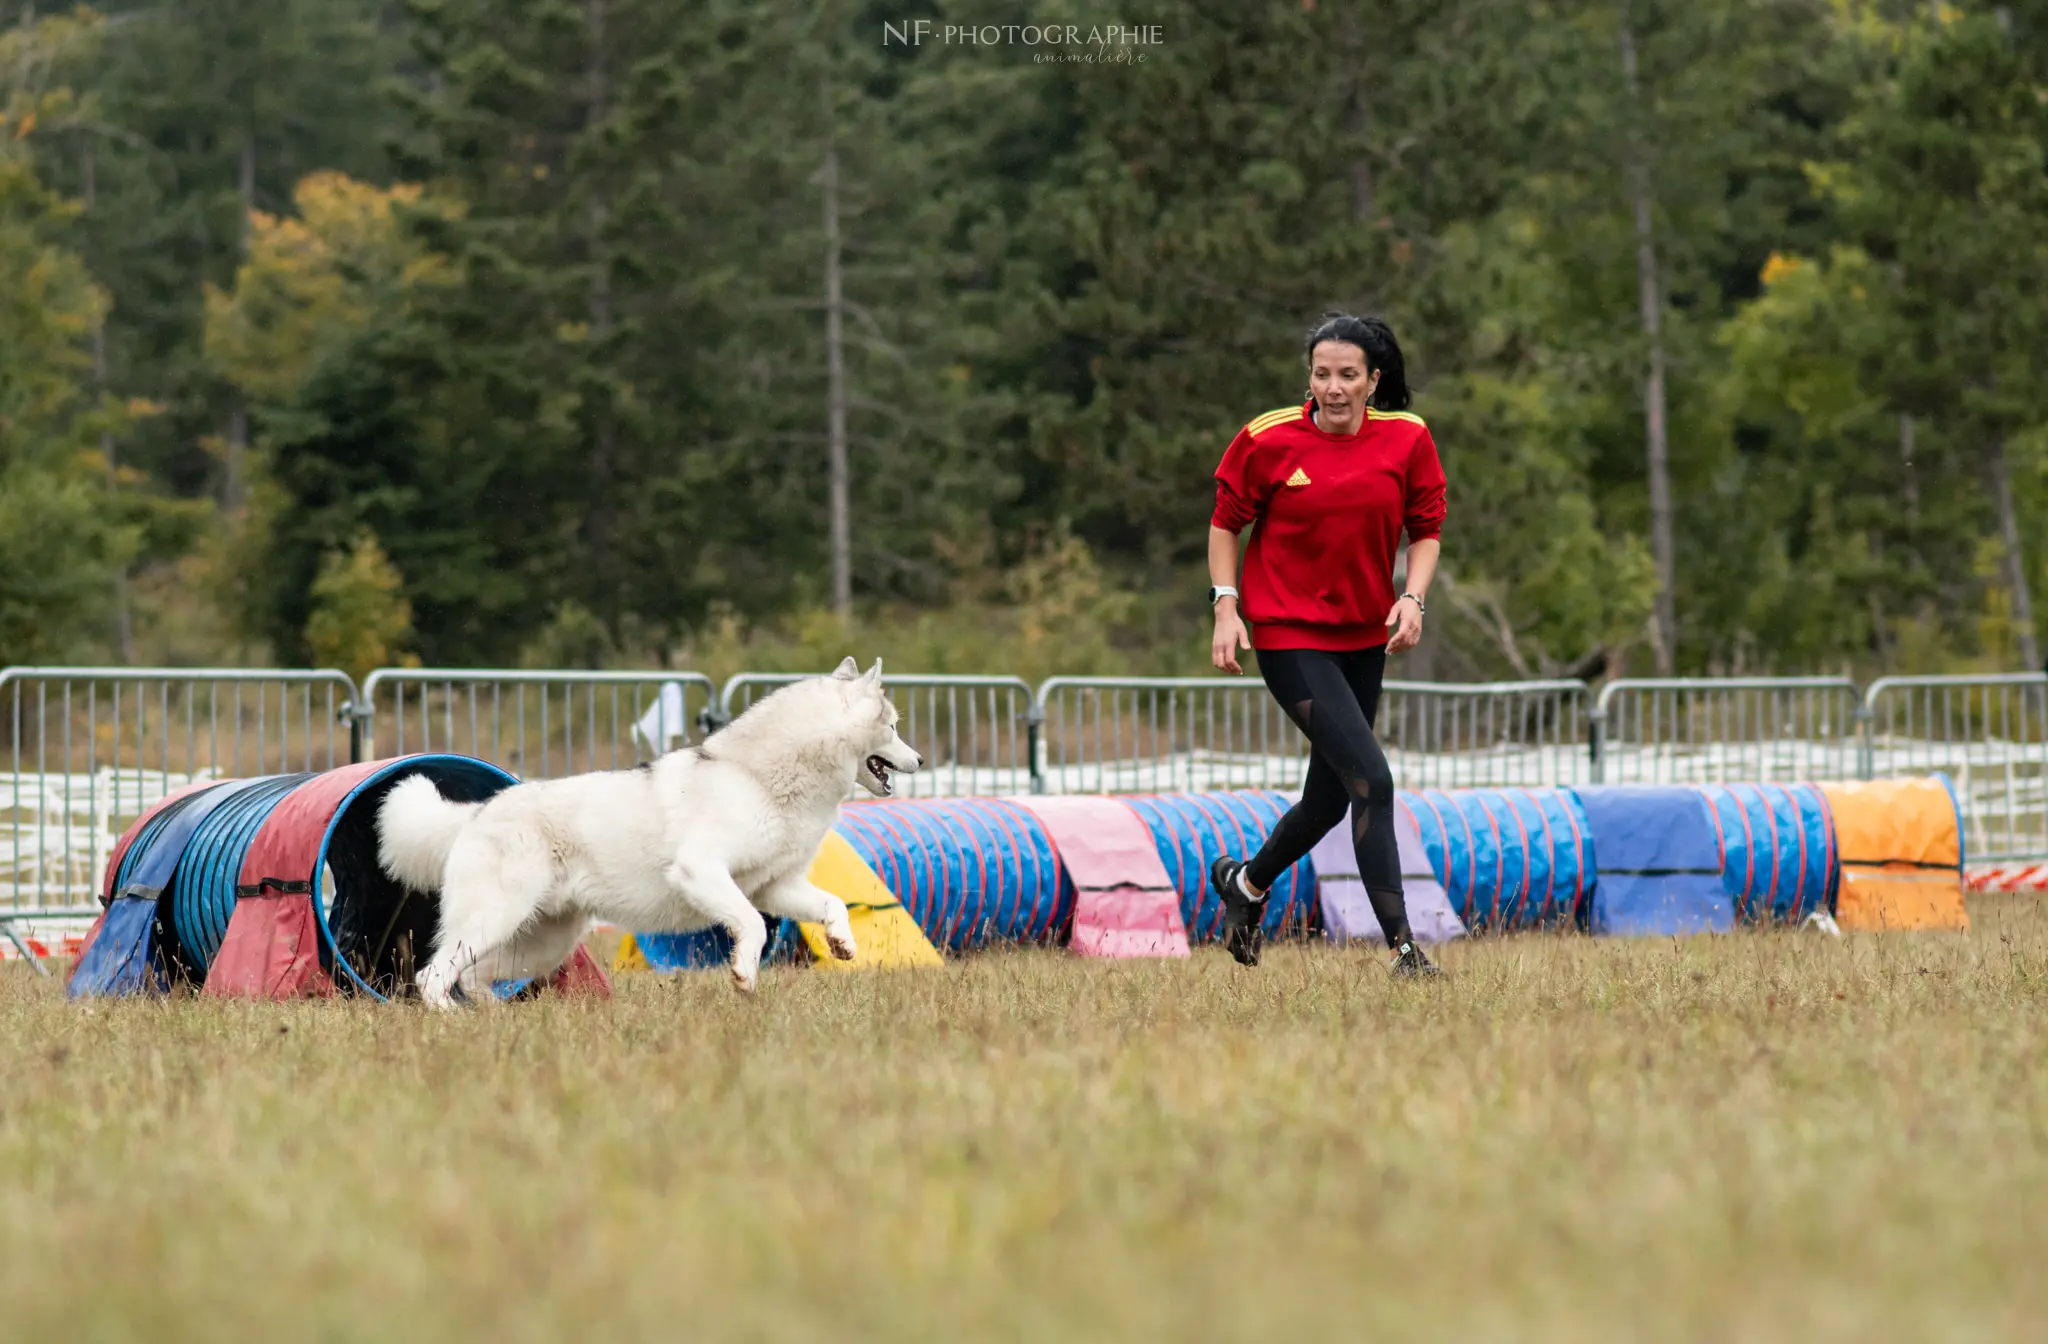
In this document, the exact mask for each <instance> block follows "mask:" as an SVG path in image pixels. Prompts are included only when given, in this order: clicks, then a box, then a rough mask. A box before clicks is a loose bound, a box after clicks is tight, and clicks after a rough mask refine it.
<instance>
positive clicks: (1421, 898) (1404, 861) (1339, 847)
mask: <svg viewBox="0 0 2048 1344" xmlns="http://www.w3.org/2000/svg"><path fill="white" fill-rule="evenodd" d="M1394 827H1395V840H1396V841H1397V844H1398V848H1399V852H1400V857H1401V887H1402V892H1403V895H1404V897H1405V904H1406V906H1407V910H1408V927H1409V930H1410V931H1411V932H1412V933H1413V934H1414V935H1415V938H1416V941H1417V942H1421V943H1429V944H1434V943H1447V942H1449V941H1451V940H1452V939H1453V938H1462V937H1464V936H1465V933H1466V929H1465V921H1464V920H1462V919H1460V918H1459V917H1458V912H1457V911H1455V910H1453V909H1452V908H1451V899H1450V895H1449V893H1447V892H1446V891H1445V890H1444V884H1443V881H1442V879H1441V878H1439V877H1438V876H1437V874H1436V871H1435V870H1434V869H1432V868H1431V867H1430V866H1429V851H1428V850H1427V849H1425V848H1424V847H1423V844H1422V827H1421V826H1420V825H1419V824H1418V823H1417V822H1416V820H1415V813H1414V812H1413V811H1411V810H1410V809H1409V806H1408V803H1407V802H1406V801H1405V800H1397V801H1396V803H1395V806H1394ZM1308 858H1309V864H1310V866H1311V867H1312V868H1313V869H1314V870H1315V887H1316V900H1317V905H1318V907H1319V910H1320V913H1321V915H1322V921H1323V936H1324V937H1326V938H1328V939H1330V940H1331V941H1332V942H1336V943H1348V942H1352V941H1363V942H1364V943H1366V944H1367V945H1368V946H1371V947H1381V946H1384V945H1385V943H1386V933H1385V931H1384V930H1383V929H1382V928H1381V926H1380V919H1379V915H1378V914H1377V913H1376V912H1375V911H1374V910H1373V908H1372V898H1371V896H1370V895H1368V894H1367V892H1366V890H1365V880H1364V879H1363V878H1362V877H1360V876H1359V872H1358V849H1357V847H1356V846H1355V845H1354V844H1352V841H1351V828H1350V827H1349V826H1337V827H1334V828H1332V829H1331V831H1330V832H1329V834H1327V835H1325V836H1324V837H1323V838H1322V839H1321V840H1318V841H1317V842H1316V845H1315V848H1314V849H1312V850H1310V851H1309V856H1308Z"/></svg>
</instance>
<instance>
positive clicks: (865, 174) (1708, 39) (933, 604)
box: [0, 0, 2048, 680]
mask: <svg viewBox="0 0 2048 1344" xmlns="http://www.w3.org/2000/svg"><path fill="white" fill-rule="evenodd" d="M920 19H922V20H926V21H927V23H926V24H925V26H924V27H923V28H919V27H918V26H917V21H918V20H920ZM991 25H995V26H1001V25H1011V27H1010V28H1008V29H1007V31H1005V32H1004V33H1003V34H1002V35H1001V36H1000V37H999V38H998V40H996V41H993V42H989V41H982V40H976V41H968V40H966V39H965V37H964V36H962V35H960V34H959V33H958V32H954V33H953V35H952V36H951V38H950V40H949V39H948V34H949V26H950V29H951V30H959V29H967V28H972V29H975V30H977V32H978V34H979V35H981V36H984V37H985V36H986V35H987V33H988V31H989V26H991ZM1022 25H1053V26H1056V27H1059V28H1060V29H1062V30H1065V29H1066V28H1067V27H1069V26H1072V27H1074V28H1076V29H1078V30H1080V33H1081V36H1082V38H1083V40H1082V41H1081V42H1080V43H1079V44H1077V45H1072V46H1069V45H1066V44H1064V43H1062V44H1060V45H1057V46H1054V45H1051V44H1048V43H1047V42H1045V41H1044V40H1043V34H1042V33H1041V34H1040V36H1039V39H1038V40H1036V41H1033V40H1030V39H1029V38H1028V30H1027V29H1025V28H1023V27H1022ZM919 34H922V37H921V39H920V38H919V36H918V35H919ZM1091 36H1093V37H1096V38H1098V39H1099V40H1098V41H1095V42H1092V43H1091V42H1089V41H1088V40H1087V39H1088V38H1089V37H1091ZM2044 63H2048V3H2033V4H2010V5H1997V6H1991V5H1968V4H1964V5H1950V4H1939V5H1934V4H1927V3H1904V2H1903V0H1885V2H1882V3H1871V2H1869V0H1602V2H1601V3H1590V2H1589V3H1576V2H1574V0H1557V2H1555V3H1542V2H1537V0H1381V2H1380V3H1374V4H1345V3H1336V2H1335V0H1284V2H1281V3H1259V2H1257V0H1180V2H1179V3H1171V2H1167V0H1118V2H1117V3H1094V4H1080V3H1069V2H1068V0H1042V2H1040V3H1024V2H1023V0H1012V2H1011V3H1001V2H999V0H888V2H887V3H854V2H852V0H847V2H844V3H840V2H836V0H802V2H800V3H775V4H767V3H741V2H740V0H402V2H400V0H138V2H137V3H129V4H119V3H114V4H109V5H108V6H107V7H106V8H105V9H103V10H101V11H90V10H58V9H53V8H52V7H51V6H49V5H47V4H45V5H41V6H36V5H29V4H25V3H22V0H0V663H31V662H54V661H69V662H93V663H98V662H123V663H149V664H158V663H163V664H194V663H203V664H221V663H249V664H270V663H277V664H294V665H297V664H309V663H310V664H317V665H326V666H340V667H344V668H347V669H349V670H351V671H353V672H357V673H361V672H362V671H365V670H367V669H368V668H369V667H372V666H377V665H385V664H393V663H411V662H423V663H425V664H427V665H442V666H446V665H453V666H478V667H482V666H493V665H507V664H513V665H525V666H572V667H573V666H590V667H596V666H670V667H690V668H696V669H699V670H703V671H707V672H711V673H713V674H714V675H720V674H724V673H729V672H731V671H735V670H738V669H740V668H742V667H750V668H756V669H761V670H777V669H815V668H819V667H822V666H827V665H830V663H832V662H836V660H837V658H838V656H839V655H840V654H842V653H844V652H849V651H850V652H856V653H858V654H859V655H860V656H862V657H863V658H866V657H869V656H872V655H874V654H877V653H879V654H882V655H885V656H886V657H887V658H888V659H889V665H890V666H891V667H894V668H896V669H898V670H902V671H927V672H1007V673H1016V674H1020V675H1025V676H1032V677H1035V676H1040V675H1047V674H1051V673H1055V672H1060V673H1074V674H1080V673H1111V672H1134V673H1159V674H1187V673H1200V672H1204V671H1207V670H1208V669H1207V638H1206V632H1207V623H1208V609H1207V606H1206V603H1205V602H1204V599H1203V592H1204V589H1205V587H1206V584H1207V576H1206V572H1205V565H1204V561H1203V554H1204V543H1205V535H1206V527H1207V518H1208V512H1209V507H1210V503H1211V500H1212V497H1213V493H1212V492H1213V484H1212V480H1211V475H1210V473H1211V472H1212V470H1213V469H1214V466H1215V464H1216V461H1217V459H1218V458H1219V457H1220V455H1221V453H1222V450H1223V448H1224V445H1225V444H1226V443H1228V441H1229V439H1230V437H1231V435H1232V434H1233V433H1234V432H1235V431H1236V429H1237V428H1238V427H1239V426H1240V425H1242V424H1243V423H1244V422H1245V421H1246V420H1248V419H1249V418H1251V417H1252V416H1254V415H1256V414H1258V413H1260V412H1262V411H1265V410H1267V409H1270V408H1272V407H1275V406H1278V405H1283V404H1286V403H1287V402H1289V401H1291V400H1295V399H1297V398H1298V396H1299V394H1300V393H1301V390H1302V387H1303V385H1304V378H1303V372H1302V367H1301V348H1300V341H1301V337H1302V335H1303V334H1304V333H1305V331H1306V330H1307V328H1308V326H1309V325H1310V324H1311V323H1312V322H1313V321H1314V319H1315V317H1316V316H1317V314H1318V313H1320V312H1321V311H1322V310H1324V309H1325V308H1328V307H1340V308H1348V309H1357V310H1370V311H1375V312H1379V313H1383V314H1384V315H1386V316H1387V317H1388V318H1389V319H1390V320H1391V321H1392V323H1393V324H1394V326H1395V328H1396V330H1397V331H1398V332H1399V333H1400V335H1401V338H1402V342H1403V345H1404V346H1405V348H1406V351H1407V359H1408V368H1409V373H1410V378H1411V381H1412V382H1413V383H1414V385H1415V387H1416V389H1417V396H1416V402H1415V406H1414V409H1415V410H1416V411H1417V412H1418V413H1419V414H1421V415H1422V416H1423V417H1424V418H1425V419H1426V420H1427V422H1428V423H1429V425H1430V427H1431V430H1432V432H1433V434H1434V436H1435V438H1436V441H1437V443H1438V445H1439V449H1440V452H1441V454H1442V457H1443V461H1444V464H1445V468H1446V471H1447V473H1448V475H1449V479H1450V481H1451V498H1450V521H1449V525H1448V527H1447V529H1446V532H1445V559H1444V566H1443V570H1442V573H1441V576H1440V579H1439V582H1438V585H1437V587H1436V589H1435V590H1434V591H1433V593H1432V600H1431V605H1430V618H1429V631H1428V635H1427V638H1426V639H1425V642H1424V644H1423V646H1422V647H1421V648H1420V649H1418V650H1417V651H1416V652H1414V653H1412V654H1410V655H1407V657H1406V658H1405V660H1404V665H1403V667H1402V668H1401V669H1400V671H1399V673H1398V675H1400V676H1403V677H1407V678H1413V679H1421V680H1429V679H1441V680H1473V679H1494V678H1509V677H1516V678H1518V677H1534V676H1552V675H1560V674H1562V675H1578V676H1584V677H1589V678H1590V677H1598V676H1602V675H1612V674H1615V673H1618V672H1621V671H1624V670H1626V671H1630V672H1638V673H1641V672H1657V671H1668V672H1677V673H1706V674H1713V673H1804V672H1836V671H1847V672H1849V673H1851V674H1852V675H1858V676H1868V675H1872V674H1875V673H1877V672H1881V671H1916V672H1941V671H1971V670H2009V669H2038V668H2039V667H2041V653H2042V650H2041V648H2040V646H2039V644H2038V642H2037V638H2036V634H2035V620H2034V612H2033V604H2034V595H2035V594H2038V593H2040V592H2041V591H2042V585H2043V582H2044V580H2048V538H2044V537H2043V536H2042V529H2041V525H2042V522H2043V521H2044V520H2048V373H2044V368H2048V358H2044V352H2048V75H2044Z"/></svg>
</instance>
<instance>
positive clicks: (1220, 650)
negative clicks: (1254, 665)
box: [1209, 597, 1252, 673]
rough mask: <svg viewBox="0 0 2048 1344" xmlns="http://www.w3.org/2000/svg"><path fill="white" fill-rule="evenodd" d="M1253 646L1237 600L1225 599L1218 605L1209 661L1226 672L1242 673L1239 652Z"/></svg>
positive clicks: (1210, 643) (1210, 642)
mask: <svg viewBox="0 0 2048 1344" xmlns="http://www.w3.org/2000/svg"><path fill="white" fill-rule="evenodd" d="M1251 646H1252V638H1251V636H1250V635H1248V634H1246V633H1245V628H1244V618H1243V617H1241V616H1239V615H1238V614H1237V602H1236V600H1235V599H1233V598H1228V597H1226V598H1224V599H1223V600H1222V601H1221V602H1218V603H1217V604H1216V634H1215V636H1214V637H1213V638H1211V639H1210V641H1209V661H1211V662H1213V663H1215V664H1216V666H1218V667H1220V668H1222V669H1223V670H1224V671H1225V672H1234V673H1242V672H1243V671H1244V669H1243V668H1242V667H1239V666H1238V665H1237V651H1238V650H1239V649H1249V648H1251Z"/></svg>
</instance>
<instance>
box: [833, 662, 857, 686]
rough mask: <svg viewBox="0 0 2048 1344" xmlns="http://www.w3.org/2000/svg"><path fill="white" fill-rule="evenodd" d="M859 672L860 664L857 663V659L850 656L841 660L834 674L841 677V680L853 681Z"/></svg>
mask: <svg viewBox="0 0 2048 1344" xmlns="http://www.w3.org/2000/svg"><path fill="white" fill-rule="evenodd" d="M859 673H860V664H859V663H856V662H855V661H853V659H852V658H850V657H848V658H841V659H840V660H839V667H838V669H837V670H836V671H834V672H833V673H832V675H833V676H835V677H837V678H839V680H841V681H852V680H853V679H854V677H855V676H857V675H859Z"/></svg>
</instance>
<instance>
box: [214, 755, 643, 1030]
mask: <svg viewBox="0 0 2048 1344" xmlns="http://www.w3.org/2000/svg"><path fill="white" fill-rule="evenodd" d="M413 775H426V776H427V777H429V778H430V779H432V780H433V781H434V787H435V788H437V789H439V790H440V792H441V795H442V796H443V797H444V798H448V799H450V800H452V801H454V802H481V801H483V800H484V799H486V798H489V797H491V796H492V795H494V794H496V793H499V792H501V791H502V790H504V789H507V788H510V787H511V786H512V785H513V784H515V783H517V781H516V780H515V779H514V778H513V777H512V776H511V775H509V774H507V773H505V772H504V771H503V770H500V769H499V768H498V767H496V766H494V765H491V764H489V763H487V762H484V761H479V760H475V759H473V758H471V757H467V756H448V755H418V756H401V757H397V758H395V759H392V760H384V761H369V762H365V763H363V764H360V765H350V766H343V767H341V768H340V769H337V770H329V771H327V772H325V773H324V774H320V775H316V776H315V777H313V778H312V779H310V780H308V781H307V782H306V783H304V784H302V785H300V786H299V787H298V788H297V789H295V790H293V792H292V793H291V794H290V796H289V797H287V798H285V799H284V800H283V801H282V802H281V803H279V804H278V805H277V807H276V808H275V809H273V810H272V812H271V813H270V815H269V817H268V819H267V820H266V821H265V822H264V824H263V826H262V828H261V829H260V830H259V831H258V832H257V833H256V836H255V839H254V840H253V841H252V842H251V843H250V845H249V846H248V849H247V851H246V852H245V853H244V854H243V855H242V856H241V859H240V864H239V870H238V872H237V877H236V884H235V897H236V898H235V903H234V915H233V917H232V918H231V919H230V920H229V922H228V927H227V934H226V937H225V938H224V939H223V940H222V942H221V947H220V952H219V955H218V956H216V957H215V958H214V960H213V964H212V965H211V966H210V967H209V968H208V970H207V976H206V993H208V994H212V995H216V996H229V997H245V998H266V999H277V998H291V997H295V996H298V995H303V994H326V993H332V992H334V991H335V990H336V989H340V990H341V991H343V992H346V993H360V994H366V995H368V996H370V997H371V998H376V999H384V998H390V997H395V996H397V995H400V994H402V993H404V992H405V991H406V990H407V989H408V988H409V987H410V986H411V983H412V975H413V970H414V968H415V967H416V966H417V965H418V964H419V963H420V962H423V961H424V960H425V959H426V957H427V955H428V953H429V952H430V951H431V949H432V947H433V941H434V937H435V934H436V932H437V931H438V928H439V916H440V907H439V903H438V902H437V901H436V900H435V899H434V898H433V896H432V895H421V894H420V893H417V892H411V891H408V890H406V888H405V887H404V886H403V885H401V884H400V883H399V882H398V881H396V880H395V879H393V878H391V877H390V876H388V875H387V874H386V873H385V872H384V870H383V868H382V867H381V866H380V865H379V864H378V862H377V809H378V808H379V807H380V806H381V805H382V804H383V801H384V798H385V796H386V795H388V794H389V793H390V792H391V790H392V789H393V788H395V787H396V786H397V785H398V783H399V781H401V780H403V779H407V778H410V777H411V776H413ZM554 983H555V985H556V987H558V988H562V989H571V988H574V989H577V990H580V991H583V992H594V993H599V994H609V993H610V989H611V986H610V983H609V982H608V981H607V980H606V979H605V978H604V974H603V972H602V971H600V970H599V969H598V968H597V966H596V963H595V962H593V961H592V960H591V959H590V956H589V954H588V953H587V952H585V951H584V950H583V949H582V948H580V947H579V948H578V949H577V952H576V955H575V957H574V958H572V959H571V961H570V963H569V964H568V965H567V966H565V967H564V968H563V969H562V970H561V971H560V972H559V973H557V975H556V976H555V978H554Z"/></svg>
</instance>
